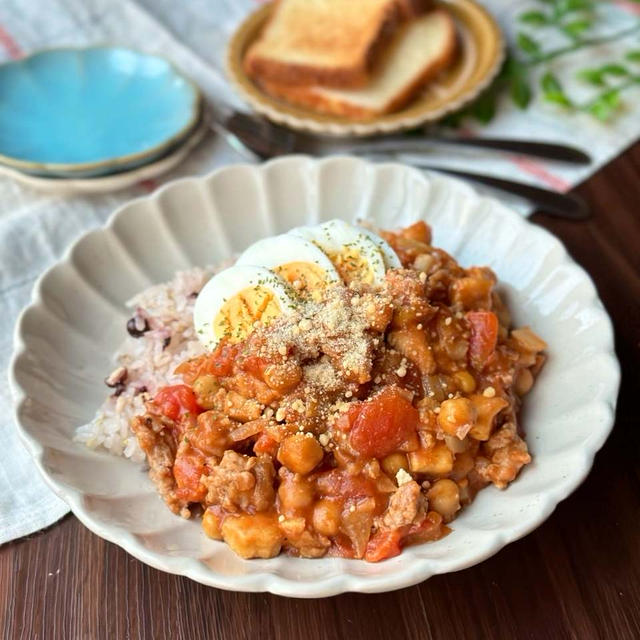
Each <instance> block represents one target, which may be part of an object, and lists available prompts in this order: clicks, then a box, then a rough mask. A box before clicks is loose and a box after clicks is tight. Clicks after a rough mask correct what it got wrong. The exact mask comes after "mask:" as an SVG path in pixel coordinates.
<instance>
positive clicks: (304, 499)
mask: <svg viewBox="0 0 640 640" xmlns="http://www.w3.org/2000/svg"><path fill="white" fill-rule="evenodd" d="M313 494H314V492H313V487H312V486H311V484H310V483H309V482H307V480H305V479H304V478H303V477H301V476H298V475H293V474H286V476H284V477H283V479H282V482H281V483H280V486H279V487H278V500H279V501H280V505H281V507H282V510H283V511H289V512H291V511H294V512H295V511H297V510H298V509H304V508H306V507H308V506H309V505H310V504H311V503H312V502H313V497H314V495H313Z"/></svg>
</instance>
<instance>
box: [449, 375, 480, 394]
mask: <svg viewBox="0 0 640 640" xmlns="http://www.w3.org/2000/svg"><path fill="white" fill-rule="evenodd" d="M453 379H454V380H455V381H456V385H458V389H460V391H462V392H463V393H473V392H474V391H475V390H476V381H475V378H474V377H473V376H472V375H471V374H470V373H469V372H468V371H467V370H466V369H464V370H463V371H456V372H455V373H454V374H453Z"/></svg>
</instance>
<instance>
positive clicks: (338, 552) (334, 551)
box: [330, 533, 355, 558]
mask: <svg viewBox="0 0 640 640" xmlns="http://www.w3.org/2000/svg"><path fill="white" fill-rule="evenodd" d="M331 547H332V548H331V552H330V553H331V555H334V556H337V557H338V558H353V557H355V552H354V550H353V545H352V544H351V540H349V538H348V537H347V536H345V535H344V534H343V533H338V534H337V535H336V536H334V537H333V539H332V545H331Z"/></svg>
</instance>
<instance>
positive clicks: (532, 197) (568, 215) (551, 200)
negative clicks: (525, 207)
mask: <svg viewBox="0 0 640 640" xmlns="http://www.w3.org/2000/svg"><path fill="white" fill-rule="evenodd" d="M372 159H379V160H389V159H390V158H389V156H382V157H378V158H375V157H372ZM407 164H410V165H412V166H414V167H417V168H418V169H426V170H428V171H436V172H439V173H446V174H448V175H452V176H456V177H458V178H462V179H464V180H470V181H472V182H477V183H480V184H484V185H486V186H488V187H492V188H494V189H499V190H500V191H506V192H507V193H512V194H514V195H516V196H520V197H521V198H524V199H526V200H528V201H529V202H531V203H532V204H533V205H535V206H536V207H537V208H539V209H540V210H542V211H544V212H545V213H548V214H550V215H552V216H555V217H557V218H565V219H568V220H586V219H587V218H589V217H590V215H591V212H590V211H589V206H588V205H587V203H586V202H585V201H584V200H583V199H582V198H580V197H579V196H577V195H575V194H573V193H558V192H557V191H550V190H549V189H543V188H542V187H535V186H533V185H530V184H524V183H522V182H515V181H513V180H505V179H504V178H496V177H494V176H488V175H485V174H481V173H472V172H469V171H458V170H457V169H448V168H443V167H437V166H432V165H430V164H428V163H423V162H420V161H419V160H418V161H414V160H412V161H411V162H408V163H407Z"/></svg>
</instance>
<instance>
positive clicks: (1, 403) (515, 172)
mask: <svg viewBox="0 0 640 640" xmlns="http://www.w3.org/2000/svg"><path fill="white" fill-rule="evenodd" d="M256 4H257V2H256V0H188V1H186V0H185V2H175V1H174V0H139V1H138V2H137V3H136V2H135V1H134V0H120V1H118V2H116V1H114V0H29V2H18V0H0V60H8V59H11V58H18V57H20V56H22V55H24V54H27V53H29V52H31V51H34V50H36V49H41V48H46V47H53V46H62V45H83V44H96V43H105V42H106V43H117V44H121V45H129V46H133V47H135V48H138V49H142V50H144V51H148V52H152V53H153V52H157V53H160V54H161V55H164V56H166V57H168V58H170V59H171V60H173V62H175V63H176V64H177V65H178V67H180V68H181V69H182V70H183V71H184V72H185V73H187V74H188V75H189V76H191V77H192V78H193V79H194V80H195V81H196V82H198V83H199V84H200V86H201V87H202V88H203V90H204V91H205V93H206V95H207V96H208V97H209V98H211V99H221V98H222V99H225V100H227V101H228V102H232V103H234V104H236V105H240V104H241V103H240V102H239V100H238V99H237V98H236V97H235V96H234V95H233V93H232V91H231V90H230V88H229V87H228V86H227V83H226V82H225V79H224V72H223V51H224V47H225V43H226V41H227V38H228V36H229V34H230V33H231V31H232V29H233V28H234V26H235V25H236V24H237V23H238V22H239V21H240V20H241V19H242V17H243V16H244V15H246V13H247V12H248V11H250V10H251V9H252V8H254V7H255V6H256ZM484 4H485V5H487V7H488V8H489V9H490V10H492V11H493V12H494V14H495V15H497V16H498V18H499V19H500V21H501V22H502V24H503V27H504V28H505V31H506V32H507V33H508V34H509V37H510V38H512V37H513V36H514V33H515V31H516V28H517V25H516V22H515V17H514V16H515V15H516V14H517V13H519V12H520V11H521V10H522V9H523V8H524V7H525V6H526V5H527V3H526V2H512V1H507V0H485V2H484ZM616 4H617V5H619V6H618V7H617V8H612V9H611V11H610V16H608V19H607V21H606V23H605V24H603V25H601V26H600V29H602V30H603V32H606V31H607V30H613V29H620V28H621V27H623V26H625V25H628V24H629V21H630V20H631V19H637V17H634V16H633V15H632V14H633V12H634V11H635V10H636V9H637V8H638V5H634V4H633V3H625V2H624V1H623V0H620V1H619V2H617V3H616ZM609 18H610V19H609ZM627 40H629V39H626V40H621V41H618V42H616V43H614V44H609V45H602V46H599V47H593V48H591V49H589V50H586V51H581V52H577V53H575V54H574V55H572V56H571V59H563V60H562V61H561V62H559V63H558V65H557V70H558V72H559V73H560V74H562V73H563V71H565V70H566V69H567V68H570V69H575V68H578V67H582V66H591V65H593V64H594V62H595V60H596V59H599V58H602V59H603V60H604V59H608V56H610V55H612V54H614V53H615V52H616V51H623V50H624V47H625V46H628V45H627ZM629 41H631V40H629ZM570 75H571V74H567V76H566V77H567V78H569V77H570ZM638 97H639V96H638V90H637V89H634V90H633V91H630V92H628V93H627V94H626V95H625V103H626V104H627V105H629V106H628V107H627V108H626V109H625V110H624V111H623V113H621V114H620V115H619V116H618V117H617V118H616V119H615V120H614V121H613V122H612V123H611V124H607V125H602V124H599V123H597V122H595V121H594V120H593V119H591V118H589V117H587V116H581V115H578V116H575V115H574V116H570V115H565V114H562V113H560V112H558V111H557V110H555V109H553V108H550V107H548V106H547V105H544V104H542V103H540V102H536V103H535V104H532V105H531V107H530V108H529V109H528V110H527V111H526V112H523V111H520V110H519V109H517V108H515V107H513V106H512V105H511V104H510V102H509V101H508V100H505V101H504V103H503V104H502V105H501V108H500V111H499V114H498V116H497V117H496V118H495V120H494V121H493V122H492V123H491V124H490V125H488V126H487V127H485V128H482V129H481V128H480V127H479V126H478V125H476V124H474V123H469V125H468V129H469V130H470V131H471V132H473V131H476V130H477V131H481V132H482V134H484V135H496V136H503V137H522V138H525V139H534V140H545V139H548V140H558V141H565V142H567V143H573V144H579V145H581V146H583V147H585V148H587V149H588V151H589V153H590V154H592V156H593V158H594V162H593V164H592V165H591V166H589V167H578V168H576V167H568V166H562V165H558V164H553V163H543V162H540V161H537V160H529V159H526V160H525V159H522V158H517V157H509V156H504V157H498V156H490V155H485V154H482V153H480V152H468V151H467V152H462V151H455V152H453V151H452V150H451V149H448V150H443V151H440V152H438V151H434V152H433V153H432V154H431V155H430V157H429V160H430V161H431V162H432V163H433V164H438V163H440V164H442V165H443V166H445V165H446V166H454V167H459V168H466V169H469V170H471V171H473V170H476V171H482V172H485V173H495V174H497V175H500V176H504V177H510V178H513V179H516V180H521V181H527V180H528V181H530V182H532V183H535V184H540V185H542V186H547V187H552V188H557V189H559V190H566V189H568V188H570V187H571V185H573V184H576V183H577V182H579V181H581V180H583V179H584V178H585V177H587V176H588V175H590V174H591V173H593V172H594V171H595V170H596V169H597V168H598V167H600V166H601V165H602V164H604V163H605V162H606V161H608V160H609V159H610V158H612V157H614V156H615V155H617V154H619V153H620V152H621V151H622V150H623V149H624V148H625V147H627V146H628V145H629V144H631V143H632V142H634V141H635V140H636V139H637V138H638V135H639V134H640V117H639V115H640V111H639V109H638V107H637V106H634V105H637V104H638V102H639V101H638ZM478 158H481V159H482V162H481V164H480V163H479V162H478ZM240 160H242V159H241V158H239V157H238V156H237V155H236V154H235V153H234V152H233V151H231V150H230V149H229V148H228V147H226V146H225V144H224V143H223V142H222V141H221V140H219V139H216V138H214V137H213V136H209V137H208V138H207V139H206V140H205V141H204V142H203V143H202V144H201V145H200V146H199V147H198V149H196V151H195V152H194V153H193V154H192V155H191V157H190V158H188V159H187V160H186V161H185V162H184V163H183V164H182V165H181V166H180V167H178V168H177V169H176V170H174V171H173V172H171V173H170V174H168V175H166V176H163V177H162V178H161V179H159V180H154V181H147V182H145V183H144V184H140V185H138V186H136V187H133V188H131V189H128V190H126V191H121V192H118V193H113V194H109V195H100V196H73V197H71V196H70V197H60V196H50V195H43V194H41V193H38V192H35V191H31V190H30V189H27V188H26V187H23V186H21V185H19V184H17V183H14V182H12V181H11V180H9V179H7V178H2V177H0V375H1V376H2V378H0V439H1V442H2V448H1V451H0V544H2V543H4V542H7V541H9V540H12V539H14V538H18V537H20V536H24V535H26V534H29V533H31V532H34V531H37V530H39V529H41V528H43V527H46V526H48V525H50V524H52V523H53V522H55V521H56V520H58V519H59V518H60V517H62V516H63V515H64V514H65V513H66V512H67V511H68V508H67V506H66V504H64V503H63V502H62V501H61V500H59V499H58V498H57V497H56V496H55V495H54V494H53V493H52V492H51V491H49V490H48V489H47V487H46V485H45V484H44V482H43V481H42V480H41V478H40V476H39V475H38V473H37V471H36V469H35V467H34V466H33V463H32V462H31V460H30V458H29V456H28V454H27V453H26V451H25V450H24V448H23V447H22V445H21V443H20V442H19V440H18V438H17V435H16V430H15V427H14V418H13V411H12V400H11V397H10V394H9V390H8V383H7V379H6V370H7V367H8V365H9V361H10V357H11V353H12V348H13V347H12V336H13V329H14V325H15V321H16V318H17V316H18V314H19V312H20V310H21V309H22V308H23V307H24V306H25V305H26V304H27V303H28V301H29V297H30V292H31V288H32V286H33V283H34V281H35V279H36V278H37V277H38V276H39V275H40V274H41V273H42V271H43V270H44V269H46V268H47V267H48V266H50V265H51V264H53V263H54V262H55V261H56V260H57V259H58V258H59V257H60V255H61V254H62V253H63V251H64V249H65V248H66V247H67V245H68V244H69V243H70V242H71V241H73V240H74V239H75V238H77V237H78V236H79V235H80V234H82V233H84V232H85V231H87V230H88V229H91V228H94V227H97V226H99V225H101V224H102V223H103V222H104V221H105V219H106V218H107V217H108V215H109V214H110V213H111V212H112V211H113V210H114V209H115V208H116V207H117V206H118V205H120V204H122V203H124V202H126V201H127V200H129V199H131V198H133V197H135V196H140V195H142V194H144V193H146V192H148V191H150V190H152V189H154V188H155V187H156V186H157V185H158V184H161V183H165V182H166V181H168V180H170V179H173V178H175V177H178V176H183V175H188V174H204V173H207V172H208V171H210V170H211V169H213V168H214V167H217V166H221V165H224V164H228V163H232V162H237V161H240ZM518 206H519V208H520V210H521V211H522V212H523V213H528V209H527V208H526V206H522V205H521V203H518ZM612 220H615V215H612Z"/></svg>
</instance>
